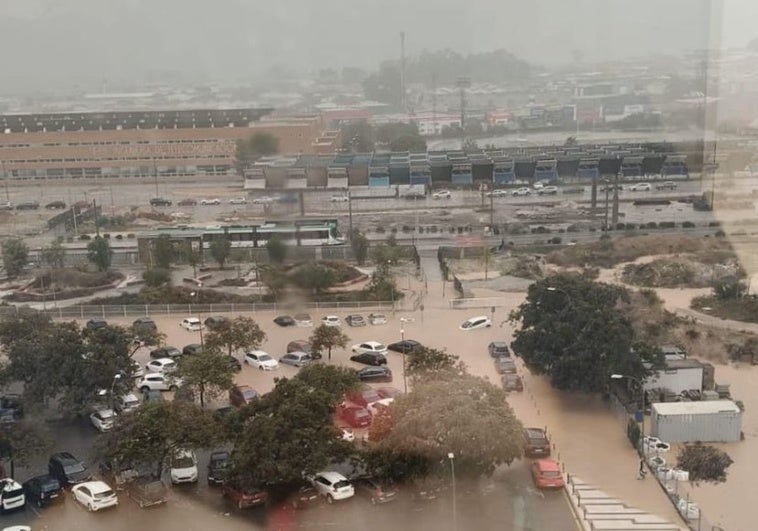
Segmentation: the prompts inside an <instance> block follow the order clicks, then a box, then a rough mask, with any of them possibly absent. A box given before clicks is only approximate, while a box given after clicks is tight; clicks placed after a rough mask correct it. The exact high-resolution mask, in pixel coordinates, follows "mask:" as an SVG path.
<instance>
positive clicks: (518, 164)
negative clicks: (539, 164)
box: [514, 155, 536, 181]
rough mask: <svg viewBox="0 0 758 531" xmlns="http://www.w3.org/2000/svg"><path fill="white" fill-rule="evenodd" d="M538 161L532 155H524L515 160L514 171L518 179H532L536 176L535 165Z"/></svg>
mask: <svg viewBox="0 0 758 531" xmlns="http://www.w3.org/2000/svg"><path fill="white" fill-rule="evenodd" d="M535 166H536V163H535V162H534V161H533V160H532V159H531V158H530V157H524V156H523V155H522V156H521V157H519V158H517V159H516V160H515V161H514V171H515V173H516V180H519V181H531V180H532V179H533V178H534V167H535Z"/></svg>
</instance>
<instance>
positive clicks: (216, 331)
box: [205, 315, 266, 356]
mask: <svg viewBox="0 0 758 531" xmlns="http://www.w3.org/2000/svg"><path fill="white" fill-rule="evenodd" d="M264 341H266V332H264V331H263V330H262V329H261V327H260V326H259V325H258V323H257V322H256V321H255V320H254V319H251V318H250V317H245V316H243V315H241V316H239V317H235V318H234V319H229V320H226V321H224V322H223V323H220V324H219V325H218V326H216V327H214V328H213V330H211V331H210V332H209V333H208V334H207V335H206V337H205V345H206V346H208V347H209V348H217V349H220V350H226V351H227V353H228V354H229V355H230V356H231V355H232V353H233V352H235V351H238V350H243V351H246V352H247V351H250V350H255V349H257V348H260V346H261V344H262V343H263V342H264Z"/></svg>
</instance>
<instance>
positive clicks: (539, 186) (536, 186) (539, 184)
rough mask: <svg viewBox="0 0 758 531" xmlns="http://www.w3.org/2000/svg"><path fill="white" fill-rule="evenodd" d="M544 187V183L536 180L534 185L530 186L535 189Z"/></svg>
mask: <svg viewBox="0 0 758 531" xmlns="http://www.w3.org/2000/svg"><path fill="white" fill-rule="evenodd" d="M544 187H545V185H544V184H543V183H541V182H539V181H537V182H536V183H534V186H533V187H532V188H534V189H535V190H542V189H543V188H544Z"/></svg>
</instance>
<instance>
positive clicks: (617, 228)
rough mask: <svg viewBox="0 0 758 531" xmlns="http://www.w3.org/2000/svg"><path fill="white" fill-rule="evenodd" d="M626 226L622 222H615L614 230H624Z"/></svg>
mask: <svg viewBox="0 0 758 531" xmlns="http://www.w3.org/2000/svg"><path fill="white" fill-rule="evenodd" d="M625 228H626V225H625V224H624V223H621V222H619V223H616V230H624V229H625Z"/></svg>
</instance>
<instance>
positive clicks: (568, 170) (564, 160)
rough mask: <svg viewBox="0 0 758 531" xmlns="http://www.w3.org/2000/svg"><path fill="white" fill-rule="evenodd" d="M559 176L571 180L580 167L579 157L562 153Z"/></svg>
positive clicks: (559, 158) (559, 162) (559, 160)
mask: <svg viewBox="0 0 758 531" xmlns="http://www.w3.org/2000/svg"><path fill="white" fill-rule="evenodd" d="M556 169H557V171H558V177H559V178H560V179H561V180H564V179H565V180H571V179H574V178H575V177H576V172H577V170H578V169H579V159H578V158H576V157H572V156H569V155H561V156H560V157H558V167H557V168H556Z"/></svg>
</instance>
